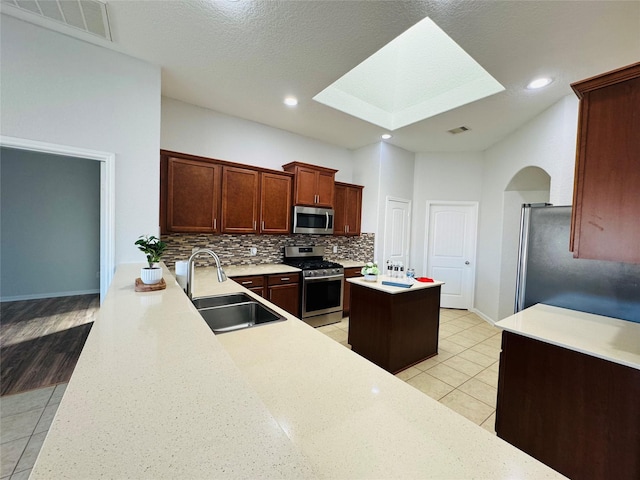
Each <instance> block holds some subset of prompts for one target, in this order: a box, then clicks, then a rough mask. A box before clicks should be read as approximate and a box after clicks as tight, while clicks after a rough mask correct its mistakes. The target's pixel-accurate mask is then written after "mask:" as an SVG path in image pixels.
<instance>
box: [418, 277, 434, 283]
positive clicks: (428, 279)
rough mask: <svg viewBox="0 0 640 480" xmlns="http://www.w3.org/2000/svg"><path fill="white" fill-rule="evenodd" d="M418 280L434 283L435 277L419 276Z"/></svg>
mask: <svg viewBox="0 0 640 480" xmlns="http://www.w3.org/2000/svg"><path fill="white" fill-rule="evenodd" d="M416 280H417V281H419V282H423V283H433V278H429V277H418V278H416Z"/></svg>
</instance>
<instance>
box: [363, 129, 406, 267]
mask: <svg viewBox="0 0 640 480" xmlns="http://www.w3.org/2000/svg"><path fill="white" fill-rule="evenodd" d="M414 156H415V155H414V153H413V152H409V151H407V150H404V149H402V148H399V147H396V146H394V145H390V144H387V143H384V142H379V143H375V144H372V145H367V146H365V147H362V148H359V149H358V150H356V151H354V152H353V183H356V184H358V185H364V187H365V188H364V190H363V192H362V231H363V232H367V233H374V234H375V247H374V258H372V259H366V260H377V261H378V263H379V264H383V263H384V259H383V258H382V255H383V252H384V228H385V203H386V198H387V197H388V196H390V197H398V198H405V199H407V200H412V197H413V170H414ZM363 260H365V259H363Z"/></svg>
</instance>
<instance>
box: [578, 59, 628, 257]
mask: <svg viewBox="0 0 640 480" xmlns="http://www.w3.org/2000/svg"><path fill="white" fill-rule="evenodd" d="M571 87H572V88H573V90H574V91H575V93H576V94H577V95H578V98H580V114H579V119H578V142H577V152H576V170H575V184H574V193H573V210H572V219H571V247H570V248H571V250H572V251H573V254H574V257H576V258H591V259H600V260H612V261H618V262H626V263H640V214H639V213H638V212H639V211H640V133H638V132H640V63H635V64H633V65H629V66H627V67H625V68H621V69H618V70H614V71H612V72H608V73H605V74H603V75H599V76H597V77H593V78H589V79H587V80H583V81H581V82H577V83H574V84H572V85H571Z"/></svg>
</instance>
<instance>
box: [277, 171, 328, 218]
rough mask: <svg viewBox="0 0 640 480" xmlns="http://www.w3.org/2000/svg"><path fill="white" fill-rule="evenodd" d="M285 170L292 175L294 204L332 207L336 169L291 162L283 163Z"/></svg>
mask: <svg viewBox="0 0 640 480" xmlns="http://www.w3.org/2000/svg"><path fill="white" fill-rule="evenodd" d="M282 168H283V169H284V171H285V172H291V173H293V174H294V175H295V177H294V188H293V203H294V205H308V206H313V207H327V208H333V195H334V181H335V175H336V172H337V170H333V169H331V168H325V167H318V166H316V165H309V164H307V163H301V162H292V163H287V164H286V165H283V166H282Z"/></svg>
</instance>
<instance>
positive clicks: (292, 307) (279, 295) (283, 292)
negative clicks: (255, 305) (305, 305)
mask: <svg viewBox="0 0 640 480" xmlns="http://www.w3.org/2000/svg"><path fill="white" fill-rule="evenodd" d="M268 290H269V295H268V297H267V300H269V301H270V302H271V303H274V304H276V305H277V306H279V307H280V308H282V309H283V310H285V311H287V312H289V313H290V314H291V315H295V316H296V317H299V316H300V285H299V284H298V283H294V284H284V285H271V286H269V287H268Z"/></svg>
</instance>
